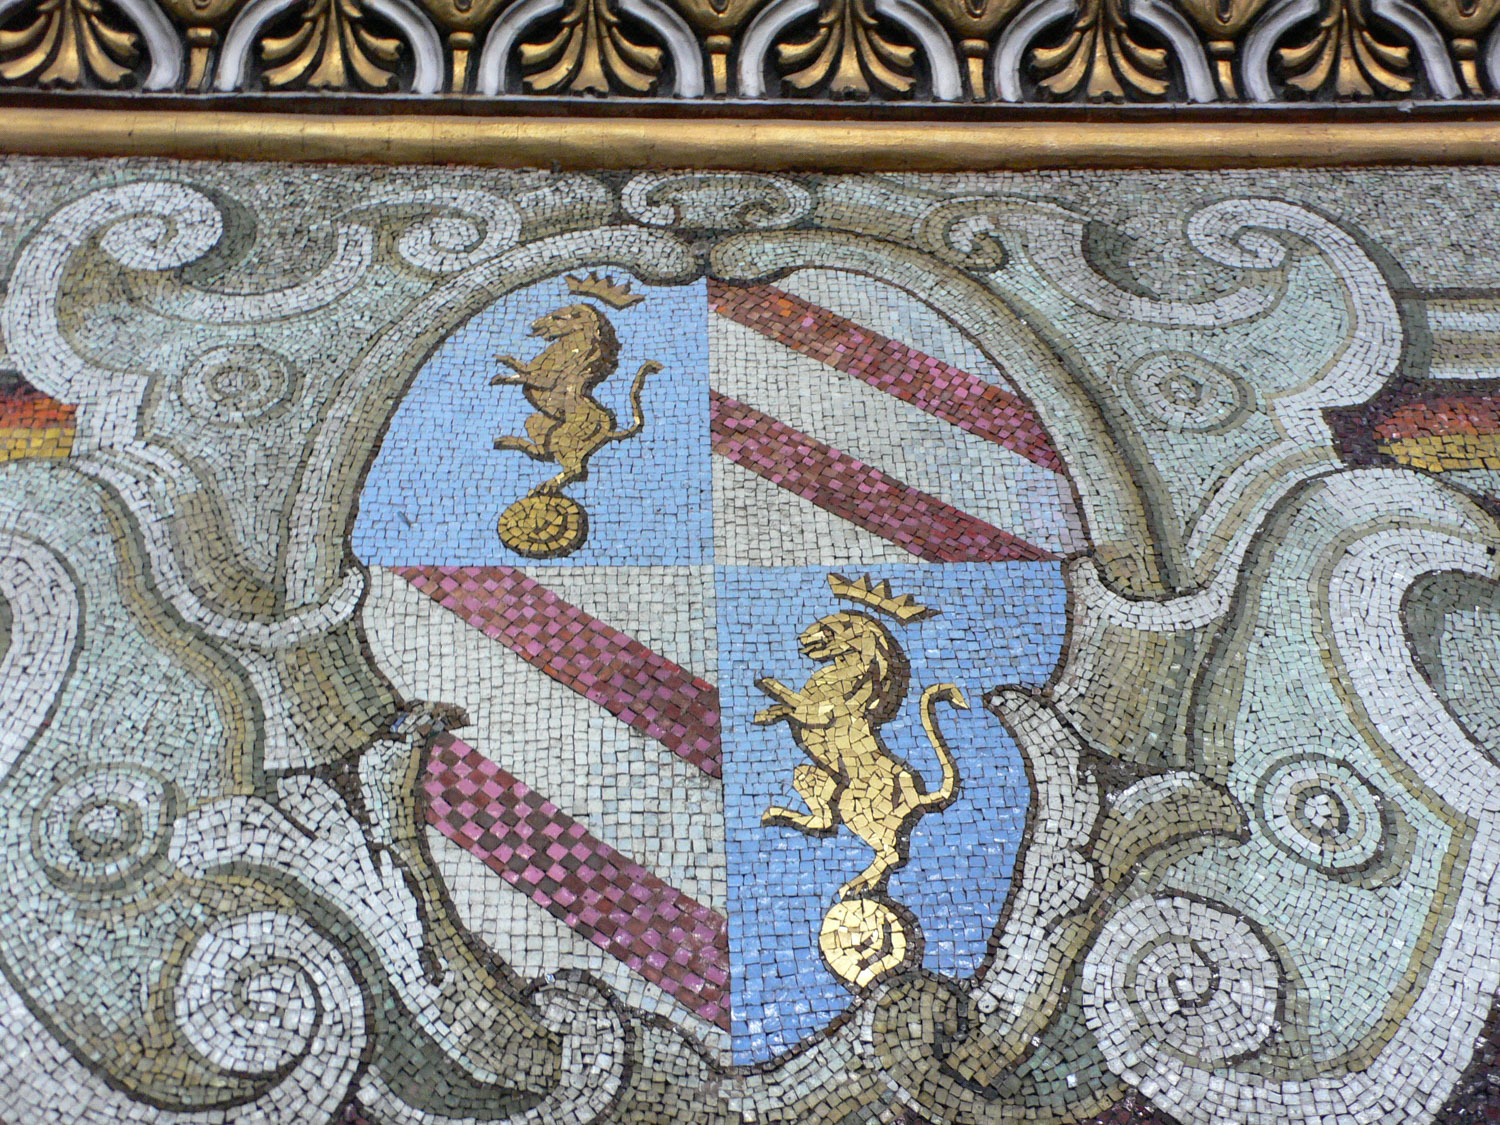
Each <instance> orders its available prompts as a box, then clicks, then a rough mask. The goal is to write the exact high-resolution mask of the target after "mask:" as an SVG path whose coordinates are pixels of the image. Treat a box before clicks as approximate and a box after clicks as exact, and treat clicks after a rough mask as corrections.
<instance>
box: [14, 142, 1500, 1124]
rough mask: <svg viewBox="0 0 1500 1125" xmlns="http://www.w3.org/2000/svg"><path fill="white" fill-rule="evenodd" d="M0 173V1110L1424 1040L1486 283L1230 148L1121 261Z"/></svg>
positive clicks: (1075, 1099)
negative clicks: (1152, 267) (1219, 169)
mask: <svg viewBox="0 0 1500 1125" xmlns="http://www.w3.org/2000/svg"><path fill="white" fill-rule="evenodd" d="M5 171H6V174H7V175H8V176H9V178H10V179H9V181H7V182H12V186H14V187H15V189H16V190H15V193H14V194H15V197H16V198H26V199H35V200H38V201H39V202H38V203H37V205H36V208H35V213H34V214H32V213H29V212H24V211H17V212H16V214H15V215H13V216H12V219H11V220H10V225H9V226H8V227H6V228H5V232H6V237H7V238H8V239H9V242H8V243H7V246H8V247H9V250H8V257H7V259H6V261H7V262H8V266H7V269H8V276H9V279H10V280H9V284H8V289H7V292H6V296H5V302H4V311H3V320H0V327H3V330H4V338H5V348H6V353H5V356H4V364H5V365H6V368H7V371H8V372H9V374H7V375H6V376H5V379H6V382H5V383H4V385H3V387H0V390H3V397H0V410H3V412H4V414H5V419H4V421H5V427H6V428H4V429H3V430H0V434H3V435H5V441H6V443H7V444H5V445H4V446H3V447H0V457H3V458H4V461H5V463H4V464H0V475H3V482H4V483H3V485H0V528H3V552H4V554H3V559H0V594H3V602H0V605H3V607H4V610H5V612H4V615H3V617H0V625H3V630H0V639H3V642H4V650H3V652H4V655H3V661H4V664H3V667H4V675H3V677H0V765H3V770H0V778H3V784H4V785H5V787H6V790H7V792H6V800H5V803H4V808H5V810H6V811H5V813H4V814H3V815H0V847H3V849H4V852H5V857H6V868H5V869H6V878H7V885H8V889H9V895H8V900H7V904H6V908H5V915H4V917H5V925H4V926H0V974H3V975H0V990H3V997H4V1007H3V1009H0V1013H3V1014H0V1050H3V1053H4V1057H6V1058H7V1059H8V1060H10V1071H11V1073H10V1075H9V1076H0V1118H3V1119H5V1120H7V1121H14V1122H19V1123H23V1125H25V1123H30V1122H40V1121H58V1122H63V1121H68V1122H72V1121H78V1122H82V1121H89V1122H98V1121H112V1122H113V1121H118V1122H124V1121H161V1122H173V1123H176V1122H183V1123H186V1122H230V1121H241V1120H244V1121H264V1122H276V1123H283V1122H294V1121H306V1122H316V1123H319V1125H321V1123H323V1122H327V1121H329V1120H330V1119H337V1120H339V1121H347V1122H355V1121H365V1122H368V1123H370V1125H386V1123H398V1125H427V1123H431V1125H458V1123H480V1122H483V1123H490V1122H497V1123H498V1122H508V1123H510V1122H514V1123H518V1125H519V1123H522V1122H526V1123H536V1125H550V1123H554V1122H558V1123H561V1122H567V1123H571V1125H585V1123H590V1122H605V1121H619V1122H638V1123H640V1125H648V1123H661V1122H673V1123H676V1122H682V1123H690V1122H691V1123H698V1122H722V1123H725V1125H729V1123H736V1125H738V1123H749V1122H756V1123H762V1122H786V1123H791V1122H820V1123H822V1122H826V1123H829V1125H832V1123H841V1125H855V1123H863V1122H888V1123H893V1122H898V1121H899V1122H906V1123H913V1125H914V1123H918V1122H931V1123H943V1125H947V1123H959V1122H997V1123H998V1122H1019V1121H1028V1122H1055V1123H1058V1125H1063V1123H1066V1122H1075V1121H1084V1120H1088V1119H1090V1118H1093V1117H1096V1116H1098V1115H1100V1114H1106V1115H1108V1114H1113V1115H1114V1116H1112V1117H1109V1119H1110V1120H1118V1121H1125V1120H1127V1119H1128V1120H1136V1121H1141V1122H1146V1121H1150V1120H1153V1119H1159V1120H1161V1121H1164V1122H1165V1121H1181V1122H1184V1123H1186V1122H1198V1123H1203V1125H1209V1123H1213V1122H1224V1121H1235V1122H1247V1123H1248V1122H1255V1123H1266V1125H1271V1123H1279V1122H1290V1121H1296V1122H1301V1121H1309V1122H1313V1121H1316V1122H1320V1123H1322V1125H1334V1123H1338V1125H1346V1123H1355V1122H1359V1123H1365V1122H1376V1121H1381V1122H1392V1123H1395V1122H1416V1121H1429V1120H1433V1119H1434V1118H1435V1117H1436V1116H1437V1115H1438V1114H1439V1112H1440V1110H1441V1109H1442V1107H1443V1105H1444V1102H1445V1101H1446V1100H1447V1099H1448V1097H1449V1095H1450V1093H1451V1092H1452V1091H1453V1089H1454V1088H1455V1086H1456V1085H1457V1084H1458V1083H1459V1082H1460V1079H1461V1078H1462V1077H1463V1075H1464V1074H1465V1071H1466V1069H1467V1068H1469V1067H1470V1066H1471V1060H1472V1059H1473V1058H1474V1057H1475V1051H1476V1044H1478V1043H1479V1042H1480V1041H1481V1039H1482V1033H1483V1029H1484V1024H1485V1019H1486V1017H1487V1015H1488V1013H1489V1010H1490V1006H1491V1002H1492V1000H1493V998H1494V996H1495V994H1496V990H1497V987H1500V942H1497V941H1496V940H1495V937H1494V935H1495V933H1496V932H1497V929H1496V927H1497V925H1500V895H1497V892H1496V889H1495V888H1496V886H1497V885H1500V884H1497V883H1496V877H1497V865H1500V839H1497V832H1500V765H1497V760H1500V759H1497V755H1500V741H1497V732H1500V711H1497V709H1496V703H1495V700H1496V698H1497V697H1500V692H1497V690H1496V687H1497V680H1496V677H1497V670H1500V594H1497V593H1496V590H1497V586H1496V585H1495V580H1496V578H1497V573H1500V571H1497V561H1496V550H1497V547H1500V529H1497V525H1496V521H1495V514H1496V512H1497V510H1500V505H1497V495H1500V488H1497V480H1500V411H1497V410H1496V409H1495V406H1494V403H1495V398H1494V384H1493V383H1492V382H1487V381H1486V380H1488V379H1490V378H1491V371H1492V364H1491V360H1490V359H1489V358H1487V357H1492V356H1494V355H1496V354H1500V350H1497V349H1500V344H1497V343H1496V337H1497V335H1500V301H1497V300H1496V298H1494V297H1493V295H1492V294H1491V295H1486V293H1488V291H1485V292H1479V291H1477V290H1476V291H1475V292H1473V293H1469V292H1467V291H1464V292H1459V291H1457V290H1446V291H1441V292H1439V291H1437V290H1433V291H1427V290H1422V289H1421V288H1419V287H1417V286H1415V285H1414V284H1413V283H1411V282H1410V281H1409V280H1407V279H1405V278H1402V277H1398V276H1397V272H1398V271H1397V269H1396V267H1395V266H1394V265H1393V264H1392V263H1391V261H1390V258H1389V255H1387V254H1386V253H1385V252H1384V251H1379V250H1377V249H1374V248H1373V247H1372V242H1371V239H1370V238H1369V237H1367V236H1366V235H1364V234H1362V233H1361V232H1359V231H1356V230H1354V229H1352V228H1351V226H1350V224H1347V223H1344V222H1341V221H1335V220H1334V219H1333V218H1330V217H1328V216H1327V215H1326V214H1324V213H1323V212H1322V211H1321V210H1319V209H1317V208H1315V207H1312V206H1309V205H1307V204H1306V202H1305V201H1300V200H1299V199H1298V198H1294V197H1292V196H1295V193H1292V196H1289V197H1288V198H1266V197H1261V196H1259V195H1254V194H1253V193H1248V192H1242V193H1240V194H1239V195H1231V196H1230V197H1229V198H1223V197H1222V196H1223V194H1224V193H1220V195H1218V196H1214V197H1213V198H1209V197H1207V196H1204V195H1201V194H1200V195H1199V196H1197V197H1195V198H1192V199H1190V200H1188V201H1187V202H1186V203H1183V204H1182V205H1181V208H1180V210H1181V213H1180V216H1179V217H1178V218H1177V219H1176V220H1175V221H1176V224H1177V225H1176V227H1175V233H1174V234H1173V235H1172V237H1173V238H1174V239H1175V240H1176V241H1175V244H1174V248H1173V249H1172V250H1171V254H1172V255H1174V256H1175V257H1174V258H1173V260H1174V261H1176V262H1177V263H1178V266H1177V267H1175V268H1177V269H1178V270H1180V271H1181V273H1180V275H1179V276H1177V277H1176V278H1175V279H1174V280H1172V281H1171V282H1170V283H1169V284H1165V285H1164V284H1162V280H1163V277H1164V276H1165V277H1171V275H1172V271H1170V270H1158V271H1156V272H1155V273H1152V274H1151V276H1149V277H1148V276H1144V275H1143V274H1142V273H1141V268H1140V262H1141V261H1142V260H1143V258H1144V259H1149V258H1150V256H1151V255H1152V254H1157V255H1161V254H1165V253H1167V251H1166V250H1164V249H1162V248H1160V247H1157V248H1154V249H1150V248H1148V249H1146V250H1142V249H1140V248H1137V249H1136V250H1135V251H1130V250H1129V249H1128V248H1123V249H1122V246H1124V243H1123V242H1122V239H1123V236H1121V235H1119V234H1118V232H1115V233H1113V234H1111V232H1110V231H1108V230H1106V229H1104V228H1103V227H1102V224H1100V223H1098V222H1095V221H1093V220H1091V219H1089V218H1088V217H1086V216H1085V215H1084V214H1082V213H1080V212H1078V211H1076V210H1074V209H1071V208H1070V207H1069V206H1065V205H1063V204H1062V203H1060V202H1048V201H1043V199H1042V196H1043V195H1045V194H1046V193H1045V192H1043V191H1042V190H1041V189H1040V188H1038V189H1037V190H1035V191H1032V190H1024V191H1023V190H1019V189H1018V188H1017V186H1016V185H1017V184H1018V183H1021V181H1007V183H1006V185H1001V184H1000V183H999V182H998V181H997V182H987V181H986V182H981V183H980V184H979V186H978V187H976V186H975V183H973V182H970V183H967V184H964V185H960V184H958V183H957V182H949V181H939V180H933V181H920V182H919V181H894V180H886V181H883V180H876V179H792V178H786V179H783V178H776V177H769V176H749V175H728V174H725V175H707V174H699V175H681V176H673V175H657V174H651V175H640V176H635V177H631V178H623V179H611V178H591V177H585V176H563V175H542V174H536V175H498V174H478V173H474V174H465V173H457V172H442V171H437V170H428V171H425V172H423V173H422V174H421V175H419V176H418V175H411V174H404V173H403V174H397V173H390V174H373V173H365V174H364V175H363V176H356V175H354V174H352V173H348V174H346V173H342V172H334V171H331V170H326V169H325V170H312V169H291V170H288V171H286V172H285V173H284V174H282V173H278V188H277V190H278V191H279V192H281V193H282V194H281V195H279V196H277V197H276V198H275V199H274V200H273V199H272V196H271V195H268V194H267V191H268V190H269V189H267V188H265V187H264V185H261V184H259V182H258V181H257V180H256V178H255V177H256V173H255V172H254V170H252V169H230V168H216V167H213V166H188V165H184V166H181V167H174V168H170V169H168V168H163V167H156V166H152V167H146V166H143V167H142V168H140V169H135V170H133V171H132V173H131V174H126V173H125V172H122V171H121V170H119V169H111V168H110V167H107V166H104V165H100V166H97V167H96V166H78V168H77V171H78V174H77V175H76V176H73V175H69V176H65V177H64V176H57V175H55V174H54V173H55V169H51V170H49V168H48V167H47V166H44V165H40V164H25V165H15V166H10V167H7V169H6V170H5ZM49 176H50V177H51V178H50V179H47V177H49ZM44 179H45V180H46V182H47V183H48V185H49V186H48V187H47V188H46V190H45V191H43V190H42V189H41V188H40V187H39V186H37V185H39V184H41V183H42V182H43V180H44ZM283 180H284V183H283V182H282V181H283ZM961 188H962V190H960V189H961ZM23 189H24V190H23ZM7 190H9V189H7ZM46 200H51V201H52V202H51V203H46V202H45V201H46ZM1183 262H1191V269H1186V268H1185V267H1183V266H1182V265H1181V263H1183ZM1127 267H1128V268H1127ZM1132 270H1134V271H1135V272H1134V273H1132ZM1147 273H1150V271H1149V270H1148V271H1147ZM1189 274H1190V275H1191V277H1188V276H1187V275H1189ZM1455 293H1457V295H1455ZM1476 294H1477V295H1476ZM1487 364H1491V366H1486V365H1487ZM1111 1107H1114V1108H1113V1109H1112V1108H1111ZM1153 1115H1159V1116H1158V1117H1153Z"/></svg>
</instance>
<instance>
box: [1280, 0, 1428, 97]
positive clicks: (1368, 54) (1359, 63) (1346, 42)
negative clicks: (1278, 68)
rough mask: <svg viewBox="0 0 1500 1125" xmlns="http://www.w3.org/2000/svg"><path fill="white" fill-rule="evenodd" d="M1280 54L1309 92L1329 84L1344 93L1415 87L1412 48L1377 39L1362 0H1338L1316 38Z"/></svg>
mask: <svg viewBox="0 0 1500 1125" xmlns="http://www.w3.org/2000/svg"><path fill="white" fill-rule="evenodd" d="M1278 54H1279V55H1280V58H1281V65H1282V66H1283V67H1284V68H1285V69H1286V71H1287V74H1288V77H1287V81H1288V82H1290V83H1291V84H1292V85H1293V86H1296V87H1297V88H1298V89H1299V90H1306V91H1307V92H1308V93H1312V92H1314V91H1317V90H1321V89H1323V88H1324V87H1326V86H1328V85H1330V84H1332V86H1333V90H1334V93H1335V94H1337V95H1338V96H1339V97H1341V98H1350V97H1360V98H1369V97H1374V96H1375V95H1376V94H1382V93H1392V94H1405V93H1408V92H1409V91H1410V90H1411V88H1412V79H1411V78H1410V76H1409V74H1408V73H1407V71H1408V68H1409V62H1410V59H1409V56H1410V54H1411V48H1409V47H1401V46H1394V45H1392V44H1389V43H1382V42H1381V41H1380V40H1379V39H1377V38H1376V37H1375V33H1374V32H1373V31H1372V30H1371V29H1370V25H1369V23H1368V21H1367V19H1366V16H1365V12H1364V10H1363V7H1362V6H1361V5H1360V3H1359V0H1333V5H1332V7H1330V8H1329V10H1328V12H1327V13H1326V14H1325V15H1324V16H1323V18H1322V19H1321V20H1319V21H1318V27H1317V30H1316V31H1314V32H1313V36H1312V38H1311V39H1309V40H1308V41H1307V42H1306V43H1304V44H1302V45H1301V46H1299V47H1283V48H1282V49H1281V50H1280V51H1279V52H1278Z"/></svg>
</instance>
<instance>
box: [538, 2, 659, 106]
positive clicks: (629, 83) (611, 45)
mask: <svg viewBox="0 0 1500 1125" xmlns="http://www.w3.org/2000/svg"><path fill="white" fill-rule="evenodd" d="M661 64H662V51H661V48H659V47H652V46H649V45H647V44H645V43H637V42H636V41H635V40H633V39H631V38H630V37H629V36H628V35H627V34H626V32H625V29H624V28H623V27H622V26H621V23H620V16H619V13H617V12H616V11H615V10H614V8H613V6H612V5H611V4H610V2H609V0H573V2H572V3H571V4H569V6H568V8H567V10H566V11H565V12H564V13H563V15H562V19H561V21H560V27H559V29H558V31H557V34H556V35H554V36H553V37H552V38H551V39H548V40H546V41H545V42H542V43H523V44H521V65H522V66H523V67H524V68H525V69H526V70H527V71H528V73H527V74H526V77H525V83H526V87H527V89H529V90H530V91H531V92H532V93H536V94H562V93H567V94H600V95H603V94H608V93H610V92H611V90H613V89H618V88H623V89H624V90H625V91H626V92H627V93H631V94H647V93H650V92H651V91H652V90H653V89H654V88H655V86H656V83H657V80H658V78H659V77H660V75H661Z"/></svg>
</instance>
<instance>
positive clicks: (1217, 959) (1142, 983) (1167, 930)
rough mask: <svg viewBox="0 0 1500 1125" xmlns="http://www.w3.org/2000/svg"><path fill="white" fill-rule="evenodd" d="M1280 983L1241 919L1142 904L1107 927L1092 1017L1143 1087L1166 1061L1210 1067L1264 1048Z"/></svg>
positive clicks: (1091, 960) (1114, 1055)
mask: <svg viewBox="0 0 1500 1125" xmlns="http://www.w3.org/2000/svg"><path fill="white" fill-rule="evenodd" d="M1281 981H1282V975H1281V969H1280V965H1279V963H1278V961H1277V959H1276V956H1275V954H1274V953H1273V952H1272V951H1271V950H1270V949H1269V948H1268V947H1267V945H1266V944H1265V942H1264V941H1263V940H1262V939H1261V937H1260V935H1259V933H1257V931H1256V928H1255V927H1254V926H1253V925H1252V924H1251V923H1250V921H1249V920H1248V919H1246V918H1245V917H1244V916H1243V915H1240V914H1237V913H1235V912H1233V911H1230V910H1228V909H1227V908H1225V907H1223V906H1220V905H1216V904H1211V903H1206V902H1201V901H1199V900H1197V899H1190V898H1185V897H1181V896H1172V897H1166V896H1163V897H1159V898H1148V899H1138V900H1136V901H1135V902H1132V903H1130V904H1129V905H1127V906H1125V907H1124V908H1122V909H1121V910H1120V911H1119V912H1118V913H1116V914H1115V915H1114V916H1112V917H1111V918H1110V919H1109V920H1108V921H1107V922H1106V923H1105V924H1104V928H1103V930H1102V931H1101V932H1100V934H1099V938H1098V940H1097V941H1096V942H1095V943H1094V947H1093V949H1092V950H1091V951H1090V952H1089V955H1088V958H1087V960H1086V961H1085V962H1084V968H1083V982H1084V1011H1085V1013H1086V1015H1087V1018H1088V1023H1089V1027H1090V1028H1092V1029H1093V1031H1094V1033H1095V1035H1096V1036H1097V1037H1098V1040H1099V1045H1100V1048H1101V1049H1102V1050H1103V1051H1104V1053H1105V1057H1106V1058H1107V1059H1108V1061H1109V1064H1110V1067H1111V1069H1113V1070H1114V1071H1115V1073H1116V1074H1119V1075H1121V1076H1122V1077H1124V1078H1126V1079H1127V1080H1129V1081H1132V1082H1135V1083H1137V1084H1139V1083H1141V1082H1143V1081H1145V1080H1146V1079H1147V1078H1148V1077H1149V1076H1150V1075H1151V1074H1152V1073H1153V1072H1154V1071H1155V1070H1156V1067H1155V1066H1153V1065H1152V1063H1153V1061H1154V1060H1156V1059H1158V1058H1159V1057H1160V1056H1162V1055H1167V1056H1171V1057H1172V1058H1174V1059H1176V1060H1179V1061H1181V1062H1186V1063H1187V1064H1188V1065H1189V1066H1192V1067H1200V1068H1210V1067H1214V1066H1218V1065H1220V1064H1223V1063H1226V1062H1230V1061H1234V1060H1238V1059H1241V1058H1244V1057H1246V1056H1248V1055H1252V1054H1254V1053H1256V1052H1257V1051H1259V1050H1261V1049H1262V1048H1263V1047H1265V1046H1266V1044H1267V1043H1268V1042H1269V1041H1270V1040H1271V1039H1272V1037H1273V1036H1274V1035H1275V1033H1276V1028H1277V1024H1278V1020H1279V1018H1280V1008H1281V1000H1280V992H1281Z"/></svg>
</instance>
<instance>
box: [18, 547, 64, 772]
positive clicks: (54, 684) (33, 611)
mask: <svg viewBox="0 0 1500 1125" xmlns="http://www.w3.org/2000/svg"><path fill="white" fill-rule="evenodd" d="M0 598H4V599H5V604H6V606H7V607H9V609H10V630H9V631H10V636H9V638H8V640H9V644H7V645H6V647H5V651H4V655H3V657H0V780H4V779H5V778H7V777H8V776H9V774H10V772H11V770H12V769H13V768H14V767H15V764H16V761H17V759H18V758H20V756H21V754H22V753H23V752H24V751H25V749H26V746H27V744H28V743H29V742H30V741H31V737H32V736H33V735H34V734H35V733H36V731H37V729H38V728H39V727H40V726H41V725H42V723H44V722H45V721H46V717H47V714H48V712H49V711H51V709H52V707H53V706H54V704H55V703H56V702H57V696H58V693H59V692H60V691H62V686H63V682H64V680H66V679H67V676H68V669H69V667H70V666H71V665H72V663H73V658H74V653H75V647H76V645H77V641H78V625H79V621H78V609H79V607H78V597H77V595H76V593H75V592H74V588H73V579H72V576H71V575H70V574H69V573H68V569H67V567H66V566H64V565H63V563H62V560H61V559H59V558H58V556H57V555H56V554H54V553H53V552H52V551H51V550H49V549H48V548H46V547H44V546H42V544H40V543H38V542H37V541H36V540H34V539H27V538H22V537H21V536H17V535H6V536H3V537H0Z"/></svg>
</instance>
